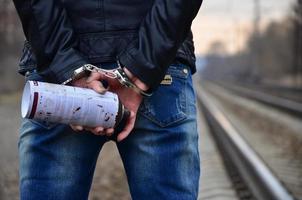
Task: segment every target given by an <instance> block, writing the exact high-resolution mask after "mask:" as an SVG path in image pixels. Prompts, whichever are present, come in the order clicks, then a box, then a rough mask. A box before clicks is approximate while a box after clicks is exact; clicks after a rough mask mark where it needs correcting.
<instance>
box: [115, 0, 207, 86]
mask: <svg viewBox="0 0 302 200" xmlns="http://www.w3.org/2000/svg"><path fill="white" fill-rule="evenodd" d="M201 3H202V0H155V1H154V4H153V6H152V8H151V10H150V11H149V13H148V14H147V15H146V17H145V18H144V20H143V21H142V23H141V25H140V27H139V32H138V35H139V36H138V39H137V40H135V41H133V42H132V43H131V44H129V46H128V47H127V49H126V50H125V51H123V52H122V53H121V54H120V55H119V58H118V59H119V60H120V62H121V63H122V64H123V65H124V66H126V67H127V69H129V70H130V71H131V72H132V73H133V74H134V75H135V76H137V77H138V78H139V79H140V80H141V81H143V82H144V83H145V84H147V85H148V86H149V87H151V88H152V89H155V88H156V87H157V86H158V85H159V83H160V82H161V80H162V78H163V76H164V74H165V73H166V70H167V68H168V66H169V64H171V62H172V61H173V59H174V58H175V55H176V52H177V50H178V48H179V47H180V45H181V44H182V42H183V41H184V40H185V38H186V36H187V35H188V33H189V31H190V30H191V24H192V21H193V19H194V17H195V16H196V15H197V12H198V10H199V8H200V6H201Z"/></svg>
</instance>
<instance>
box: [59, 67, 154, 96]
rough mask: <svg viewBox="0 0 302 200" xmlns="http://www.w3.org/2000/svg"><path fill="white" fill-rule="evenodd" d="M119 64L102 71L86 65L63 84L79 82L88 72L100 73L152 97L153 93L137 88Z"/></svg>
mask: <svg viewBox="0 0 302 200" xmlns="http://www.w3.org/2000/svg"><path fill="white" fill-rule="evenodd" d="M117 64H118V67H117V68H115V69H102V68H99V67H96V66H94V65H91V64H85V65H83V66H82V67H80V68H78V69H76V70H75V71H74V72H73V75H72V77H71V78H69V79H67V80H66V81H64V82H63V83H62V84H63V85H67V84H69V83H70V82H72V81H74V80H78V79H80V78H82V77H84V76H85V75H87V72H99V73H101V74H103V75H105V76H106V77H108V78H111V79H117V80H118V81H119V82H120V83H121V84H122V85H123V86H125V87H127V88H131V89H132V90H134V91H135V92H137V93H139V94H140V95H142V96H144V97H150V96H152V92H150V91H143V90H141V89H140V88H139V87H137V86H136V85H135V84H134V83H132V82H131V80H130V79H129V77H128V76H127V74H126V73H125V71H124V70H123V68H122V67H121V64H120V63H119V62H117Z"/></svg>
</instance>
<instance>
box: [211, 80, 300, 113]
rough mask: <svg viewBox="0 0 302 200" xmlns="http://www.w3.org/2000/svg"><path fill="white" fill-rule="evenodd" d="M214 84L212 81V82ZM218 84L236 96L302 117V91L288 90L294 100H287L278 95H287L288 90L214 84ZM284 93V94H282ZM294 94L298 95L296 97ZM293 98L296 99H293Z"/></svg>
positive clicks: (221, 83)
mask: <svg viewBox="0 0 302 200" xmlns="http://www.w3.org/2000/svg"><path fill="white" fill-rule="evenodd" d="M211 82H212V81H211ZM213 83H215V84H218V85H220V86H222V87H224V88H226V89H228V90H230V91H232V92H234V93H236V94H239V95H241V96H244V97H247V98H250V99H254V100H257V101H259V102H262V103H265V104H267V105H270V106H274V107H276V108H278V109H280V110H283V111H286V112H288V113H291V114H294V115H296V116H302V102H301V101H298V100H299V99H301V96H302V93H301V91H302V90H301V89H291V90H290V89H288V92H290V93H291V96H292V98H287V97H284V96H282V95H279V96H278V95H277V94H278V91H280V94H281V93H285V91H286V88H272V87H270V88H262V89H260V88H258V89H257V88H256V87H254V88H252V87H249V86H241V85H235V84H230V83H223V82H216V81H215V82H213ZM282 91H283V92H282ZM294 93H295V94H296V95H294ZM293 96H294V97H295V98H293Z"/></svg>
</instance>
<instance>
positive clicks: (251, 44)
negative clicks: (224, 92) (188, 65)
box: [203, 0, 302, 86]
mask: <svg viewBox="0 0 302 200" xmlns="http://www.w3.org/2000/svg"><path fill="white" fill-rule="evenodd" d="M223 49H224V47H223V44H222V43H220V42H215V43H213V44H212V46H211V47H210V49H209V53H208V55H207V56H206V60H207V62H206V63H207V64H206V68H205V70H204V72H203V75H204V76H205V77H207V78H216V79H225V80H231V81H248V82H252V83H260V84H261V83H262V84H265V83H270V84H288V85H292V86H302V80H301V79H302V0H297V1H296V3H295V5H294V6H293V9H292V12H291V13H290V14H289V15H288V16H287V17H285V18H284V19H283V20H282V21H273V22H271V23H270V24H269V25H268V26H267V27H266V28H265V30H264V31H262V32H253V33H252V34H250V36H249V38H248V41H247V45H246V47H245V48H244V49H243V50H242V51H240V52H238V53H236V54H235V55H224V54H223V53H224V51H223Z"/></svg>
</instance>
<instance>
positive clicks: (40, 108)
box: [21, 81, 130, 128]
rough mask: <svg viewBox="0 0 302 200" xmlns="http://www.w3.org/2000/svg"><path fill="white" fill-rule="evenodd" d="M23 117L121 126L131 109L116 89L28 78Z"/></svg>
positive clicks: (87, 124) (25, 88) (84, 124)
mask: <svg viewBox="0 0 302 200" xmlns="http://www.w3.org/2000/svg"><path fill="white" fill-rule="evenodd" d="M21 115H22V117H23V118H29V119H34V120H41V121H46V122H55V123H63V124H76V125H82V126H89V127H96V126H102V127H104V128H112V127H117V126H118V125H119V124H120V122H121V121H122V120H125V119H126V118H128V117H129V115H130V112H129V111H128V110H127V109H126V108H125V107H124V106H123V105H122V104H121V102H120V101H119V98H118V96H117V95H116V94H115V93H112V92H106V93H105V94H99V93H97V92H95V91H93V90H91V89H86V88H79V87H73V86H66V85H58V84H52V83H45V82H38V81H27V83H26V84H25V87H24V91H23V95H22V103H21Z"/></svg>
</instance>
